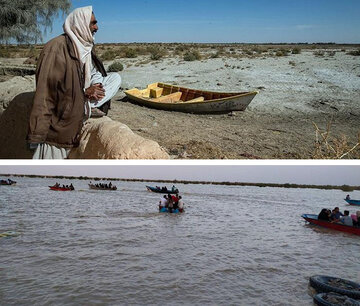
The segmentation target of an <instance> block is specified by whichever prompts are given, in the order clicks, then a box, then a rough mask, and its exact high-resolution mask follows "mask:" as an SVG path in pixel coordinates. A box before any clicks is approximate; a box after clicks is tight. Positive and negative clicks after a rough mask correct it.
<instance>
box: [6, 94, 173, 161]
mask: <svg viewBox="0 0 360 306" xmlns="http://www.w3.org/2000/svg"><path fill="white" fill-rule="evenodd" d="M33 98H34V92H26V93H22V94H19V95H17V96H16V97H15V98H14V99H13V100H12V101H11V102H10V103H9V106H8V108H7V109H6V110H5V111H4V112H3V113H2V115H1V116H0V158H1V159H31V158H32V155H33V151H30V150H29V149H28V144H27V142H26V137H27V133H28V125H29V116H30V111H31V107H32V101H33ZM69 158H78V159H169V155H168V154H167V153H166V152H165V150H164V149H162V148H161V147H160V146H159V144H158V143H156V142H155V141H152V140H148V139H145V138H143V137H141V136H139V135H137V134H134V133H133V132H132V131H131V130H130V129H129V128H128V127H127V126H126V125H124V124H122V123H120V122H116V121H113V120H111V119H110V118H108V117H103V118H100V119H89V120H88V121H86V123H85V125H84V127H83V130H82V136H81V141H80V146H79V147H78V148H74V149H73V150H72V151H71V153H70V156H69Z"/></svg>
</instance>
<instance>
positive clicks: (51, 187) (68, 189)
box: [49, 186, 75, 191]
mask: <svg viewBox="0 0 360 306" xmlns="http://www.w3.org/2000/svg"><path fill="white" fill-rule="evenodd" d="M49 188H50V190H54V191H73V190H75V189H71V188H66V187H65V188H64V187H55V186H49Z"/></svg>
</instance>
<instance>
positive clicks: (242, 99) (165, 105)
mask: <svg viewBox="0 0 360 306" xmlns="http://www.w3.org/2000/svg"><path fill="white" fill-rule="evenodd" d="M154 86H164V87H170V88H171V91H170V92H176V90H178V91H180V92H182V96H184V95H185V94H187V95H189V92H190V93H191V97H194V99H192V100H189V101H175V102H174V101H170V102H165V101H163V102H162V101H153V100H154V99H153V100H152V99H151V98H148V97H144V96H142V95H141V93H142V92H144V90H142V91H141V90H138V89H136V88H134V89H131V90H127V91H125V94H126V95H127V97H128V99H129V100H131V101H132V102H134V103H136V104H139V105H141V106H147V107H151V108H155V109H160V110H166V111H176V112H184V113H194V114H196V113H198V114H210V113H229V112H232V111H244V110H245V109H246V108H247V106H248V105H249V104H250V102H251V101H252V100H253V99H254V97H255V96H256V95H257V94H258V92H257V91H253V92H239V93H225V92H212V91H201V90H195V89H190V88H185V87H177V86H172V85H168V84H163V83H155V84H150V85H148V89H149V88H152V87H154ZM200 96H201V97H202V96H206V97H214V99H205V100H204V101H196V99H197V98H198V97H200ZM217 97H218V98H217Z"/></svg>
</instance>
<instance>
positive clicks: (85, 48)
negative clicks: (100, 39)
mask: <svg viewBox="0 0 360 306" xmlns="http://www.w3.org/2000/svg"><path fill="white" fill-rule="evenodd" d="M92 11H93V10H92V6H85V7H80V8H77V9H76V10H74V11H73V12H72V13H70V15H69V16H68V17H67V18H66V20H65V23H64V26H63V28H64V32H65V33H66V34H67V35H68V36H69V37H70V39H71V41H72V43H73V45H74V48H75V52H76V55H77V57H78V59H79V60H80V61H81V63H82V64H83V65H84V73H85V88H88V87H89V86H90V79H91V50H92V48H93V46H94V37H93V35H92V34H91V31H90V27H89V26H90V20H91V15H92Z"/></svg>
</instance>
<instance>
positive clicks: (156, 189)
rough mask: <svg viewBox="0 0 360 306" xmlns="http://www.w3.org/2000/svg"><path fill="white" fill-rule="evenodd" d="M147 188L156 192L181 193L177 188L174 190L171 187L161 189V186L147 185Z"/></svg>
mask: <svg viewBox="0 0 360 306" xmlns="http://www.w3.org/2000/svg"><path fill="white" fill-rule="evenodd" d="M146 189H147V190H148V191H150V192H156V193H166V194H177V193H179V190H178V189H176V190H174V191H172V190H171V189H166V190H165V189H161V188H160V189H159V188H156V187H151V186H146Z"/></svg>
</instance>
